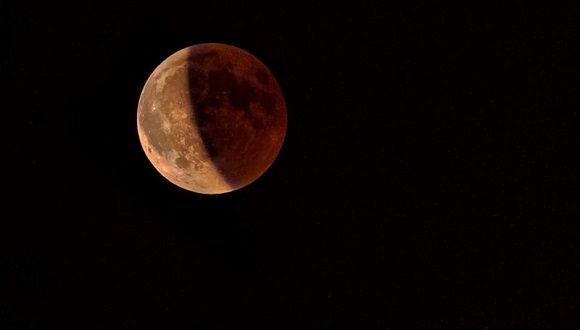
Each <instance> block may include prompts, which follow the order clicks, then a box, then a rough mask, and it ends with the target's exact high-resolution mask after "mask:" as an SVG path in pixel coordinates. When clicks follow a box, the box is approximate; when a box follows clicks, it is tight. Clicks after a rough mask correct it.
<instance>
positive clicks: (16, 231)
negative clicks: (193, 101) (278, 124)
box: [0, 0, 580, 330]
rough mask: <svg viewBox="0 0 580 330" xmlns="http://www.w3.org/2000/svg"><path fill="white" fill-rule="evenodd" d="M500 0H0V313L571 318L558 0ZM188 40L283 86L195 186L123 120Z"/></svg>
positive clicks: (69, 318) (571, 161)
mask: <svg viewBox="0 0 580 330" xmlns="http://www.w3.org/2000/svg"><path fill="white" fill-rule="evenodd" d="M506 2H509V5H508V4H506V3H504V4H491V3H489V2H486V3H483V2H482V4H477V5H476V2H472V1H464V2H458V3H451V2H448V3H438V2H436V1H399V2H398V3H397V2H390V1H351V2H350V3H349V4H346V2H344V3H345V4H342V3H343V2H341V1H334V2H326V3H323V2H322V1H311V2H309V3H297V2H277V1H259V2H258V1H256V2H251V1H235V2H234V1H203V2H202V1H199V2H197V1H187V2H179V3H178V2H175V1H171V0H167V1H154V2H147V3H143V2H141V1H132V2H129V1H126V2H122V3H120V2H113V3H110V4H107V3H105V2H101V1H94V2H93V3H92V4H90V3H88V1H78V2H71V3H60V4H59V3H56V2H53V1H45V2H40V1H38V2H37V3H31V2H28V1H2V2H0V44H1V47H0V84H1V85H0V86H1V88H0V91H1V92H0V95H1V97H2V105H3V106H2V107H1V118H2V121H1V123H2V129H0V141H1V142H0V146H1V152H0V157H1V158H0V159H1V160H2V165H1V166H0V167H1V168H3V171H2V174H3V179H2V196H3V197H2V199H1V201H2V202H1V204H0V205H1V206H2V209H3V212H2V213H1V215H0V329H3V330H4V329H5V330H19V329H83V330H90V329H164V330H172V329H244V330H245V329H361V330H362V329H380V330H385V329H455V328H457V329H536V328H538V329H550V328H551V329H566V328H576V329H577V326H579V325H580V322H578V321H579V319H578V315H580V290H579V286H578V281H579V280H580V223H579V221H580V201H579V199H580V157H579V152H580V129H579V126H580V99H579V96H580V80H579V77H580V70H579V69H580V65H579V64H578V60H579V58H580V44H579V43H580V39H579V34H578V32H577V31H578V30H577V29H578V28H579V24H578V22H579V19H580V10H579V9H580V6H579V5H578V4H577V2H576V1H559V2H558V1H553V2H551V3H547V4H544V5H539V4H538V5H536V4H532V1H511V2H510V1H506ZM205 42H220V43H226V44H231V45H234V46H237V47H240V48H243V49H245V50H247V51H249V52H250V53H252V54H254V55H255V56H257V57H258V58H259V59H260V60H262V61H263V62H264V63H265V64H266V65H267V66H268V67H269V68H270V69H271V71H272V72H273V73H274V74H275V76H276V77H277V79H278V82H279V83H280V85H281V87H282V90H283V92H284V95H285V100H286V104H287V107H288V131H287V135H286V140H285V142H284V145H283V147H282V150H281V152H280V154H279V156H278V158H277V160H276V161H275V162H274V164H273V166H272V167H271V168H270V169H269V170H268V171H267V172H266V173H265V174H264V175H263V176H262V177H261V178H260V179H258V180H257V181H256V182H254V183H252V184H251V185H249V186H247V187H245V188H243V189H241V190H238V191H235V192H233V193H229V194H225V195H218V196H205V195H198V194H194V193H191V192H188V191H186V190H183V189H181V188H178V187H176V186H174V185H172V184H171V183H169V182H168V181H167V180H165V179H164V178H163V177H162V176H161V175H159V174H158V173H157V171H156V170H155V169H154V168H153V166H152V165H151V164H150V163H149V161H148V160H147V158H146V156H145V154H144V152H143V150H142V148H141V145H140V143H139V139H138V136H137V127H136V111H137V102H138V99H139V94H140V92H141V89H142V87H143V85H144V84H145V81H146V79H147V77H148V76H149V74H150V73H151V72H152V71H153V69H155V67H156V66H157V65H158V64H159V63H161V62H162V61H163V60H164V59H165V58H166V57H167V56H169V55H171V54H172V53H173V52H175V51H177V50H179V49H181V48H184V47H187V46H190V45H193V44H198V43H205Z"/></svg>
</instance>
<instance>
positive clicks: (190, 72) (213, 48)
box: [137, 44, 287, 194]
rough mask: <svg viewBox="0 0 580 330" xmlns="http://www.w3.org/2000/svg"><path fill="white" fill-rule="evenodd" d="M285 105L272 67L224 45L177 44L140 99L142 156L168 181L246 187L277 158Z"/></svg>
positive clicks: (192, 186) (201, 187) (222, 188)
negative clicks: (176, 48)
mask: <svg viewBox="0 0 580 330" xmlns="http://www.w3.org/2000/svg"><path fill="white" fill-rule="evenodd" d="M286 125H287V115H286V105H285V102H284V97H283V95H282V91H281V89H280V86H279V84H278V82H277V81H276V79H275V78H274V76H273V75H272V73H271V72H270V70H269V69H268V68H267V67H266V66H265V65H264V64H263V63H262V62H261V61H260V60H258V59H257V58H256V57H254V56H253V55H251V54H249V53H248V52H246V51H244V50H242V49H240V48H237V47H233V46H228V45H224V44H200V45H195V46H191V47H188V48H185V49H182V50H180V51H178V52H176V53H174V54H173V55H171V56H169V57H168V58H167V59H166V60H165V61H163V62H162V63H161V64H160V65H159V66H158V67H157V68H156V69H155V70H154V71H153V73H152V74H151V76H150V77H149V79H148V80H147V82H146V83H145V86H144V87H143V91H142V92H141V97H140V99H139V105H138V110H137V128H138V133H139V139H140V141H141V145H142V146H143V150H144V151H145V154H146V155H147V157H148V158H149V160H150V161H151V163H152V164H153V166H154V167H155V168H156V169H157V170H158V171H159V172H160V173H161V174H162V175H163V176H164V177H165V178H167V179H168V180H169V181H170V182H172V183H174V184H176V185H177V186H180V187H182V188H184V189H187V190H190V191H194V192H198V193H204V194H219V193H225V192H229V191H233V190H236V189H239V188H241V187H244V186H246V185H248V184H249V183H251V182H253V181H254V180H256V179H257V178H258V177H260V176H261V175H262V174H263V173H264V172H265V171H266V170H267V169H268V168H269V167H270V165H271V164H272V163H273V162H274V160H275V159H276V156H277V155H278V153H279V151H280V148H281V146H282V142H283V141H284V136H285V134H286Z"/></svg>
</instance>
